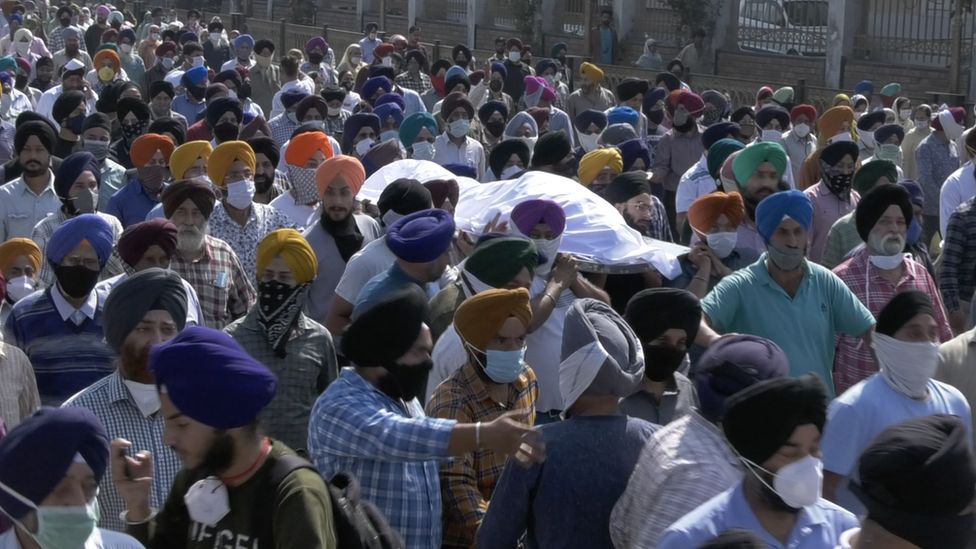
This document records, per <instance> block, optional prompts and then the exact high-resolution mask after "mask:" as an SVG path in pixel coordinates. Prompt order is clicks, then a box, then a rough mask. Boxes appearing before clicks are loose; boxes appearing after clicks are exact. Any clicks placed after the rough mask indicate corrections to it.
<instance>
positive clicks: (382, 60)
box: [380, 57, 393, 67]
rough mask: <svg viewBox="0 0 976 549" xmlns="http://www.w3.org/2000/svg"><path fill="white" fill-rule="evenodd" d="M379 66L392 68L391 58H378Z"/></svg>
mask: <svg viewBox="0 0 976 549" xmlns="http://www.w3.org/2000/svg"><path fill="white" fill-rule="evenodd" d="M380 64H381V65H383V66H384V67H392V66H393V58H392V57H382V58H380Z"/></svg>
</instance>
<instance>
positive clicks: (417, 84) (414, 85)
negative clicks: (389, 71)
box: [393, 71, 434, 93]
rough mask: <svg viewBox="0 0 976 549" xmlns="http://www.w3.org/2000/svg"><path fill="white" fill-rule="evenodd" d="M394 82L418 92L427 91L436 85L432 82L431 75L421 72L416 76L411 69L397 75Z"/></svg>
mask: <svg viewBox="0 0 976 549" xmlns="http://www.w3.org/2000/svg"><path fill="white" fill-rule="evenodd" d="M393 81H394V83H395V84H396V85H397V86H400V87H401V88H407V89H408V90H413V91H415V92H417V93H426V92H427V91H428V90H430V89H431V88H433V87H434V85H433V84H431V82H430V77H429V76H427V75H426V74H424V73H423V71H421V72H420V74H419V75H418V76H417V78H414V77H413V75H412V74H410V71H405V72H402V73H400V74H398V75H397V76H396V78H394V79H393Z"/></svg>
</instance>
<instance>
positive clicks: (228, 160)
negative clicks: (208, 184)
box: [207, 141, 257, 188]
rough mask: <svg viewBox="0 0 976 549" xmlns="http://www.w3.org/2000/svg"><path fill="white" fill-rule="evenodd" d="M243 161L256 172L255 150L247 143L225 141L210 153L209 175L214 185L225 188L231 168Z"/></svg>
mask: <svg viewBox="0 0 976 549" xmlns="http://www.w3.org/2000/svg"><path fill="white" fill-rule="evenodd" d="M237 160H241V161H243V162H244V163H245V164H247V167H249V168H251V171H252V172H253V171H254V166H255V165H256V164H257V161H256V160H255V159H254V150H253V149H251V146H250V145H248V144H247V142H246V141H225V142H223V143H221V144H220V145H217V148H216V149H214V150H213V152H212V153H210V161H209V162H207V175H209V176H210V181H212V182H213V184H214V185H216V186H218V187H221V188H223V187H224V177H226V176H227V172H228V171H230V166H231V164H233V163H234V162H235V161H237Z"/></svg>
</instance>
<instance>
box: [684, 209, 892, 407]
mask: <svg viewBox="0 0 976 549" xmlns="http://www.w3.org/2000/svg"><path fill="white" fill-rule="evenodd" d="M812 218H813V205H812V204H811V202H810V200H809V199H808V198H807V197H806V196H805V195H804V194H803V193H802V192H800V191H783V192H779V193H775V194H772V195H769V196H768V197H767V198H765V199H763V201H762V202H760V203H759V207H758V208H757V209H756V228H757V230H758V231H759V234H760V235H761V236H762V238H763V240H764V241H765V243H766V253H764V254H763V255H762V256H760V258H759V259H758V260H757V261H756V262H755V263H753V264H752V265H750V266H748V267H746V268H744V269H742V270H740V271H737V272H735V273H733V274H731V275H729V276H727V277H725V278H724V279H723V280H722V281H721V282H719V284H718V285H717V286H716V287H715V288H714V289H713V290H712V291H711V292H710V293H709V294H708V295H707V296H705V299H704V300H703V301H702V309H703V311H704V313H705V318H706V321H707V322H708V324H709V325H710V326H711V327H712V328H714V329H715V330H716V331H718V332H740V333H747V334H753V335H757V336H761V337H765V338H767V339H771V340H772V341H774V342H776V343H777V344H778V345H779V346H780V347H782V348H783V351H785V352H786V356H787V357H789V359H790V375H792V376H794V377H796V376H801V375H803V374H807V373H813V374H816V375H817V376H819V377H820V379H821V380H822V381H823V382H824V384H825V385H826V386H827V387H828V389H829V390H828V392H829V393H830V396H833V389H832V386H833V384H832V383H831V382H830V380H831V379H832V378H831V367H832V365H833V363H834V342H835V338H836V336H837V335H838V334H841V333H843V334H846V335H849V336H854V337H861V338H862V339H864V344H865V345H869V344H870V339H871V333H872V327H873V326H874V317H873V316H872V315H871V312H870V311H869V310H868V309H866V308H865V307H864V305H862V304H861V302H860V300H858V299H857V297H856V296H855V295H854V294H853V293H852V292H851V291H850V290H849V289H848V288H847V286H846V285H845V284H844V283H843V282H842V281H841V280H840V279H839V278H837V276H835V275H834V274H833V273H831V272H830V271H829V270H827V269H825V268H823V267H821V266H820V265H817V264H815V263H812V262H810V261H807V259H806V252H807V248H808V246H809V244H808V243H809V234H808V233H809V230H810V223H811V220H812Z"/></svg>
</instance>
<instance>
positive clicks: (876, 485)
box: [851, 415, 976, 549]
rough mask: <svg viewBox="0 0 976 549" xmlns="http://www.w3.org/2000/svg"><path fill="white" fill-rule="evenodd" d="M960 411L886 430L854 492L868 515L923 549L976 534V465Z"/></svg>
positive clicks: (863, 464)
mask: <svg viewBox="0 0 976 549" xmlns="http://www.w3.org/2000/svg"><path fill="white" fill-rule="evenodd" d="M969 446H970V439H969V435H968V434H967V432H966V427H965V425H963V422H962V421H961V420H960V419H959V418H958V417H956V416H950V415H933V416H925V417H919V418H915V419H911V420H908V421H905V422H903V423H898V424H896V425H892V426H890V427H888V428H887V429H885V430H884V431H882V432H881V433H880V434H879V435H878V436H877V437H876V438H875V439H874V441H873V442H872V443H871V445H870V446H868V447H867V448H866V449H865V450H864V452H862V453H861V457H860V459H859V461H858V473H859V474H858V479H859V481H858V482H852V483H851V491H852V492H853V493H854V495H856V496H857V497H858V499H860V500H861V502H862V503H863V504H864V506H865V507H866V508H867V518H868V519H870V520H871V521H873V522H876V523H877V524H878V525H879V526H881V527H882V528H884V529H885V530H887V531H888V532H891V533H892V534H894V535H895V536H897V537H899V538H901V539H903V540H905V541H908V542H911V543H912V544H914V545H916V546H918V547H921V548H922V549H930V548H931V549H936V548H942V547H965V546H966V543H967V542H968V541H969V537H970V536H971V535H972V531H973V523H974V515H973V511H972V508H971V507H970V505H971V504H972V501H973V497H974V496H976V469H974V466H973V454H972V451H971V450H970V447H969Z"/></svg>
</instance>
